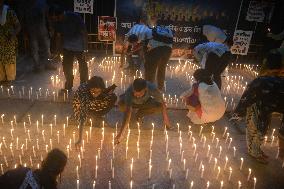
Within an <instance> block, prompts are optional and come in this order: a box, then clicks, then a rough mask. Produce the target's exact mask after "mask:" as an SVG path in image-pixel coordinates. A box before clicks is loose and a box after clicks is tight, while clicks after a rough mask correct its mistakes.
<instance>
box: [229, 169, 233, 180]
mask: <svg viewBox="0 0 284 189" xmlns="http://www.w3.org/2000/svg"><path fill="white" fill-rule="evenodd" d="M229 170H230V172H229V178H228V180H229V181H230V180H231V176H232V172H233V169H232V167H230V168H229Z"/></svg>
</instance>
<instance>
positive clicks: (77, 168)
mask: <svg viewBox="0 0 284 189" xmlns="http://www.w3.org/2000/svg"><path fill="white" fill-rule="evenodd" d="M76 175H77V179H79V166H78V165H77V166H76Z"/></svg>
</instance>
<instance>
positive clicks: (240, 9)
mask: <svg viewBox="0 0 284 189" xmlns="http://www.w3.org/2000/svg"><path fill="white" fill-rule="evenodd" d="M243 1H244V0H242V1H241V5H240V8H239V13H238V18H237V22H236V26H235V31H236V30H237V28H238V24H239V20H240V15H241V11H242V6H243Z"/></svg>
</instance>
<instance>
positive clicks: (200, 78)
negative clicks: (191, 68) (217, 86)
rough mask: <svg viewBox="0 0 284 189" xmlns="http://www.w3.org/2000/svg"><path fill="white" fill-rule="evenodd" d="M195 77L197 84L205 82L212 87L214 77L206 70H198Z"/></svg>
mask: <svg viewBox="0 0 284 189" xmlns="http://www.w3.org/2000/svg"><path fill="white" fill-rule="evenodd" d="M193 77H194V79H195V80H196V81H197V82H204V83H206V84H208V85H212V84H213V81H212V75H211V74H209V72H208V71H207V70H205V69H197V70H195V72H194V73H193Z"/></svg>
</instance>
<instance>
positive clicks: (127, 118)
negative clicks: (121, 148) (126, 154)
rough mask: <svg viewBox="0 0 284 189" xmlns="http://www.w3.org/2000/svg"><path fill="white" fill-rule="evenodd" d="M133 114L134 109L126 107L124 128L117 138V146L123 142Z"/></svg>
mask: <svg viewBox="0 0 284 189" xmlns="http://www.w3.org/2000/svg"><path fill="white" fill-rule="evenodd" d="M131 114H132V107H131V106H126V110H125V112H124V115H123V121H122V127H121V128H120V131H119V133H118V135H117V136H116V140H115V144H119V143H120V142H121V139H122V135H123V134H124V132H125V129H126V127H127V126H128V125H129V123H130V119H131Z"/></svg>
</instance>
